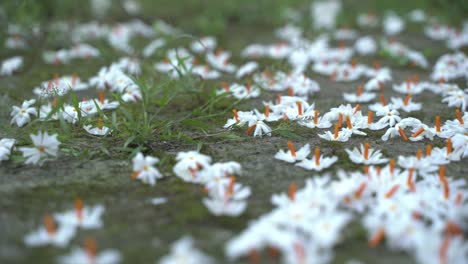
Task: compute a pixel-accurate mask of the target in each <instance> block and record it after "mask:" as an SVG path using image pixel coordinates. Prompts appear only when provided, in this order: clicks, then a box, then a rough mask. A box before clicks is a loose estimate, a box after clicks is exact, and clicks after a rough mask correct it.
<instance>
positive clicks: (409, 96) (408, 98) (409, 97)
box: [403, 94, 411, 106]
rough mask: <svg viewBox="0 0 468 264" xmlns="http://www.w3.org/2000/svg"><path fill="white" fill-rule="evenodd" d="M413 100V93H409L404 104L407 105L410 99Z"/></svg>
mask: <svg viewBox="0 0 468 264" xmlns="http://www.w3.org/2000/svg"><path fill="white" fill-rule="evenodd" d="M410 100H411V94H408V95H407V96H406V98H405V101H403V104H404V105H405V106H407V105H408V104H409V101H410Z"/></svg>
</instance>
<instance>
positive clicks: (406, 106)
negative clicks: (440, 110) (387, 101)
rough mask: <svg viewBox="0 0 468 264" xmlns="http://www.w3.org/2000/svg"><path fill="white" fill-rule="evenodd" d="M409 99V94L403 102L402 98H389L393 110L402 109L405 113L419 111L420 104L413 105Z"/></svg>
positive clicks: (410, 97)
mask: <svg viewBox="0 0 468 264" xmlns="http://www.w3.org/2000/svg"><path fill="white" fill-rule="evenodd" d="M411 99H412V96H411V94H408V95H407V96H406V98H405V99H404V100H403V99H402V98H395V97H392V98H391V100H392V104H393V107H394V109H402V110H403V111H405V112H407V113H409V112H413V111H419V110H421V108H422V104H421V103H414V102H413V101H412V100H411Z"/></svg>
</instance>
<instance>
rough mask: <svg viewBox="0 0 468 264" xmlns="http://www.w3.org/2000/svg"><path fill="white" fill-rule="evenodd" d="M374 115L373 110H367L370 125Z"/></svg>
mask: <svg viewBox="0 0 468 264" xmlns="http://www.w3.org/2000/svg"><path fill="white" fill-rule="evenodd" d="M372 115H373V113H372V111H368V112H367V124H368V125H370V124H372Z"/></svg>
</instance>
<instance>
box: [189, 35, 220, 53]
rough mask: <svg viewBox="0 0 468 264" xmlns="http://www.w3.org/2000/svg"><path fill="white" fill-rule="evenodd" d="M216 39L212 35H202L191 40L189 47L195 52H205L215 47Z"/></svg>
mask: <svg viewBox="0 0 468 264" xmlns="http://www.w3.org/2000/svg"><path fill="white" fill-rule="evenodd" d="M216 45H217V41H216V38H214V37H203V38H201V39H199V40H195V41H194V42H192V45H191V46H190V48H191V49H192V51H193V52H195V53H207V52H210V51H213V50H214V49H216Z"/></svg>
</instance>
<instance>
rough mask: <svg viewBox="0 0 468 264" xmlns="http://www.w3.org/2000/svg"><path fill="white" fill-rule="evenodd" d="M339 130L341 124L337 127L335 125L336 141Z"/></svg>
mask: <svg viewBox="0 0 468 264" xmlns="http://www.w3.org/2000/svg"><path fill="white" fill-rule="evenodd" d="M339 129H340V125H339V124H336V125H335V133H334V135H333V136H334V137H335V139H337V138H338V132H339Z"/></svg>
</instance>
